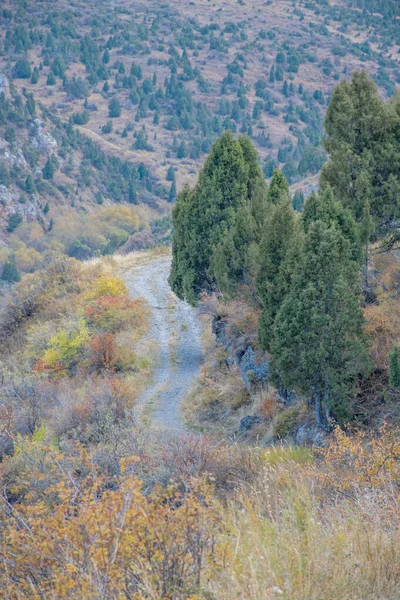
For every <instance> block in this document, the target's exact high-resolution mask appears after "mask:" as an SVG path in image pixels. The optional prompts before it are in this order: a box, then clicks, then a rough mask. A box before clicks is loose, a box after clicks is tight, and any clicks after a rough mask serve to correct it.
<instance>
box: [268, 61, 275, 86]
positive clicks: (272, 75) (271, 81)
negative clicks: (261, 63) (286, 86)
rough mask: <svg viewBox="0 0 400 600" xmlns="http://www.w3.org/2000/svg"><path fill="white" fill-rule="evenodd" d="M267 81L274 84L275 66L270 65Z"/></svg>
mask: <svg viewBox="0 0 400 600" xmlns="http://www.w3.org/2000/svg"><path fill="white" fill-rule="evenodd" d="M269 81H270V83H275V66H274V65H272V67H271V70H270V72H269Z"/></svg>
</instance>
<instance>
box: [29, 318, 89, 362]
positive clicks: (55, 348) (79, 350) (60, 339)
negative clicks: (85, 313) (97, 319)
mask: <svg viewBox="0 0 400 600" xmlns="http://www.w3.org/2000/svg"><path fill="white" fill-rule="evenodd" d="M88 340H89V331H88V329H87V326H86V323H85V321H84V320H83V319H80V320H79V321H78V322H77V323H75V324H73V326H72V327H71V328H70V330H69V331H68V330H65V329H62V330H60V331H59V332H58V333H57V334H56V335H55V336H54V337H52V338H51V340H50V341H49V343H48V347H47V350H46V351H45V352H44V354H43V356H42V358H41V359H40V360H39V361H38V363H37V365H36V370H37V371H38V372H41V371H50V372H52V373H65V372H66V371H67V370H71V369H72V368H73V367H74V366H75V365H76V364H77V363H78V361H79V360H80V358H81V357H82V355H83V351H84V349H85V347H86V345H87V342H88Z"/></svg>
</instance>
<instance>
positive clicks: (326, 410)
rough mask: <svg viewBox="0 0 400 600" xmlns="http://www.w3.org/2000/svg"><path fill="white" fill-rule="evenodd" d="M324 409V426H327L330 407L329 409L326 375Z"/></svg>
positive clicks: (326, 378)
mask: <svg viewBox="0 0 400 600" xmlns="http://www.w3.org/2000/svg"><path fill="white" fill-rule="evenodd" d="M324 409H325V419H326V426H327V427H329V422H330V419H331V413H330V409H329V377H328V376H327V375H326V376H325V390H324Z"/></svg>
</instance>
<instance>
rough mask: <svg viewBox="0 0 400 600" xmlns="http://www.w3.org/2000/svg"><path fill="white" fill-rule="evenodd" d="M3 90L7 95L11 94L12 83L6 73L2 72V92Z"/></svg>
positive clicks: (0, 77) (0, 87)
mask: <svg viewBox="0 0 400 600" xmlns="http://www.w3.org/2000/svg"><path fill="white" fill-rule="evenodd" d="M3 92H4V94H5V95H6V97H8V96H9V95H10V84H9V82H8V79H7V77H6V76H5V75H4V73H0V94H1V93H3Z"/></svg>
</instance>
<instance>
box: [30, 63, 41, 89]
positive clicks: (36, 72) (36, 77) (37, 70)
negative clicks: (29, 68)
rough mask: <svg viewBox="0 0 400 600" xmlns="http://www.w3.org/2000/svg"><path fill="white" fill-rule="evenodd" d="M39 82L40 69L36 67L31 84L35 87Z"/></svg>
mask: <svg viewBox="0 0 400 600" xmlns="http://www.w3.org/2000/svg"><path fill="white" fill-rule="evenodd" d="M38 81H39V69H38V68H37V67H35V68H34V69H33V73H32V77H31V83H32V84H33V85H36V84H37V82H38Z"/></svg>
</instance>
